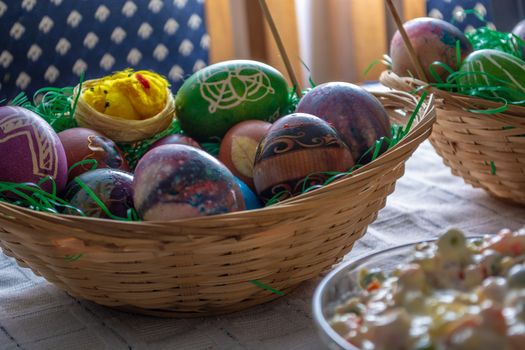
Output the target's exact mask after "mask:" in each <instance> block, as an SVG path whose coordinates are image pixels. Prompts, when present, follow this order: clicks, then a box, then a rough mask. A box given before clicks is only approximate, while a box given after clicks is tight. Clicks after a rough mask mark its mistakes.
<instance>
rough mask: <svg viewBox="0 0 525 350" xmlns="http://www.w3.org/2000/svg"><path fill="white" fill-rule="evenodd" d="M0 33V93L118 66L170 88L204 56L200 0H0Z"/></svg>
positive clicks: (71, 81) (69, 82)
mask: <svg viewBox="0 0 525 350" xmlns="http://www.w3.org/2000/svg"><path fill="white" fill-rule="evenodd" d="M0 33H2V37H3V40H2V41H3V43H2V45H1V46H0V99H2V98H8V99H10V98H13V97H14V96H16V94H17V93H18V92H20V91H22V90H24V91H26V92H27V93H28V94H33V93H34V92H35V91H36V90H37V89H39V88H42V87H45V86H59V87H62V86H74V85H76V84H77V83H78V81H79V76H80V74H81V72H82V71H85V72H86V79H91V78H95V77H100V76H103V75H106V74H109V73H111V72H113V71H116V70H120V69H124V68H126V67H132V68H135V69H151V70H154V71H156V72H158V73H161V74H163V75H165V76H166V77H167V78H168V79H169V80H170V82H171V84H172V90H173V91H176V90H177V89H178V88H179V86H180V85H181V84H182V79H183V78H184V77H187V76H189V75H191V74H192V73H193V72H194V71H195V70H198V69H200V68H202V67H204V66H205V65H206V64H207V63H208V44H209V36H208V35H207V33H206V28H205V21H204V1H203V0H111V1H104V0H20V1H8V0H0ZM6 41H7V42H6Z"/></svg>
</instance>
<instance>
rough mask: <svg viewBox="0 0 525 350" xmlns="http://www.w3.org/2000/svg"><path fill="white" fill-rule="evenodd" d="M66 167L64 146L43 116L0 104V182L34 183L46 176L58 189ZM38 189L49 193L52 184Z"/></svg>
mask: <svg viewBox="0 0 525 350" xmlns="http://www.w3.org/2000/svg"><path fill="white" fill-rule="evenodd" d="M67 167H68V165H67V159H66V155H65V153H64V147H63V146H62V143H61V142H60V139H59V138H58V136H57V134H56V133H55V131H54V130H53V129H52V128H51V126H50V125H49V124H48V123H47V122H46V121H45V120H44V119H42V118H41V117H40V116H38V115H37V114H36V113H34V112H32V111H30V110H28V109H25V108H22V107H14V106H3V107H0V181H9V182H17V183H20V182H32V183H38V181H40V180H41V179H43V178H45V177H46V176H50V177H52V178H53V179H54V180H55V183H56V188H57V191H58V192H61V191H62V190H63V189H64V187H65V185H66V181H67ZM42 188H43V189H44V190H45V191H48V192H50V191H51V190H52V184H51V183H50V181H46V182H44V183H43V184H42Z"/></svg>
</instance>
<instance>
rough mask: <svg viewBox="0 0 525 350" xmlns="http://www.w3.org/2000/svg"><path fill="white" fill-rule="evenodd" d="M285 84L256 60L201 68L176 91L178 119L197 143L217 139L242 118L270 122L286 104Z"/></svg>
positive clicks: (276, 74)
mask: <svg viewBox="0 0 525 350" xmlns="http://www.w3.org/2000/svg"><path fill="white" fill-rule="evenodd" d="M288 97H289V93H288V84H287V83H286V80H285V78H284V76H283V75H282V74H281V73H280V72H279V71H278V70H276V69H275V68H273V67H271V66H269V65H266V64H264V63H261V62H257V61H250V60H233V61H224V62H220V63H216V64H213V65H210V66H208V67H206V68H204V69H201V70H200V71H198V72H197V73H195V74H193V75H192V76H191V77H189V78H188V79H187V80H186V81H185V82H184V84H183V85H182V86H181V88H180V89H179V91H178V92H177V96H176V98H175V108H176V113H177V119H178V120H179V122H180V125H181V127H182V129H183V130H184V132H185V133H187V134H188V135H189V136H191V137H193V138H194V139H196V140H197V141H199V142H207V141H208V142H217V141H219V140H220V139H221V138H222V137H223V136H224V135H225V134H226V132H227V131H228V130H229V129H230V128H231V127H233V126H234V125H235V124H237V123H240V122H242V121H244V120H250V119H257V120H264V121H273V120H275V119H277V118H278V117H280V116H281V115H282V114H283V113H284V112H285V110H286V109H287V106H288V102H289V101H288V100H289V98H288Z"/></svg>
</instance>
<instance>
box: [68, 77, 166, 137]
mask: <svg viewBox="0 0 525 350" xmlns="http://www.w3.org/2000/svg"><path fill="white" fill-rule="evenodd" d="M101 80H103V79H90V80H86V81H84V82H83V83H82V91H81V94H80V96H79V98H78V102H80V101H82V102H81V103H83V104H84V105H85V108H87V109H88V110H89V111H90V112H91V113H93V114H94V115H95V116H96V118H97V119H99V120H102V121H108V122H111V123H113V124H120V125H121V126H123V127H134V128H141V127H145V126H148V125H150V124H155V123H156V122H158V120H159V119H163V118H164V116H165V115H166V114H171V115H172V119H174V118H175V117H176V115H175V98H174V97H173V93H172V92H171V89H170V88H169V86H168V87H167V88H166V96H167V100H166V105H165V106H164V108H163V109H162V110H161V111H160V112H159V113H157V114H155V115H154V116H152V117H150V118H147V119H142V120H132V119H124V118H118V117H113V116H110V115H108V114H105V113H101V112H99V111H97V110H96V109H95V108H93V107H92V106H91V105H90V104H89V103H87V102H86V101H85V100H84V94H83V92H84V91H85V90H86V89H89V88H90V87H91V86H93V85H96V84H97V83H98V82H99V81H101ZM79 88H80V84H78V85H77V86H75V88H74V89H73V95H74V96H75V95H77V93H78V90H79Z"/></svg>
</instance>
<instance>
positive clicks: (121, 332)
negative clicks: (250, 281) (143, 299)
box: [0, 142, 525, 350]
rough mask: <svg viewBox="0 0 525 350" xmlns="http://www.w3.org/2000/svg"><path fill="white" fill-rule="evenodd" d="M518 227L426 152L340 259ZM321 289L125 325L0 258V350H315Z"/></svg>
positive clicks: (517, 219) (515, 217)
mask: <svg viewBox="0 0 525 350" xmlns="http://www.w3.org/2000/svg"><path fill="white" fill-rule="evenodd" d="M523 225H525V208H523V207H517V206H512V205H509V204H506V203H503V202H500V201H498V200H496V199H494V198H492V197H490V196H488V195H487V194H486V193H485V192H483V191H482V190H479V189H473V188H471V187H470V186H469V185H466V184H464V183H463V180H462V179H461V178H458V177H454V176H452V175H451V174H450V171H449V169H448V168H446V167H445V166H444V165H443V163H442V162H441V159H440V158H439V157H438V156H437V155H436V153H435V152H434V150H433V149H432V147H431V146H430V144H429V143H428V142H425V143H424V144H423V145H421V147H420V148H419V149H418V150H417V151H416V152H415V153H414V155H413V157H412V158H411V159H410V160H409V161H408V163H407V167H406V174H405V176H404V177H403V178H402V179H401V180H400V181H399V182H398V183H397V186H396V191H395V193H394V194H392V195H391V196H390V197H389V199H388V203H387V206H386V207H385V208H384V209H383V210H382V211H381V212H380V213H379V217H378V219H377V220H376V221H375V223H374V224H372V225H371V226H370V227H369V229H368V232H367V233H366V235H365V236H364V237H363V238H362V239H361V240H360V241H359V242H358V243H357V244H356V246H355V248H354V250H353V251H352V252H350V254H348V255H347V256H346V257H345V259H354V258H356V257H358V256H362V255H363V254H367V253H370V252H371V251H376V250H380V249H383V248H386V247H391V246H394V245H398V244H402V243H407V242H412V241H417V240H421V239H425V238H430V237H435V236H437V235H438V234H440V233H442V232H444V231H445V230H446V229H447V228H448V227H457V228H460V229H462V230H464V231H465V232H467V233H471V234H487V233H494V232H496V231H498V230H499V229H500V228H502V227H509V228H511V229H518V228H520V227H522V226H523ZM318 282H319V280H318V279H317V280H314V281H310V282H307V283H304V284H302V285H301V286H300V287H299V288H297V289H296V290H295V291H294V292H292V293H291V294H289V295H287V296H285V297H283V298H281V299H280V300H277V301H274V302H271V303H268V304H265V305H260V306H258V307H254V308H252V309H250V310H247V311H244V312H239V313H235V314H230V315H225V316H220V317H210V318H199V319H160V318H150V317H143V316H137V315H131V314H127V313H123V312H119V311H115V310H112V309H109V308H105V307H102V306H98V305H95V304H93V303H90V302H86V301H83V300H78V299H75V298H72V297H70V296H69V295H67V294H66V293H65V292H63V291H60V290H59V289H57V288H55V287H54V286H53V285H51V284H49V283H47V282H46V281H45V280H44V279H42V278H40V277H37V276H35V275H34V274H33V273H32V272H31V271H30V270H28V269H23V268H19V267H18V266H17V265H16V263H15V262H14V261H13V260H12V259H11V258H8V257H6V256H5V255H3V254H1V253H0V349H2V350H8V349H9V350H11V349H28V350H32V349H54V350H57V349H75V350H80V349H90V350H91V349H111V350H118V349H191V350H195V349H231V350H235V349H271V350H276V349H323V348H324V347H323V345H322V344H321V342H320V340H319V338H318V336H317V333H316V329H315V326H314V323H313V320H312V316H311V311H310V309H311V308H310V304H311V297H312V293H313V291H314V289H315V286H316V284H317V283H318Z"/></svg>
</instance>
